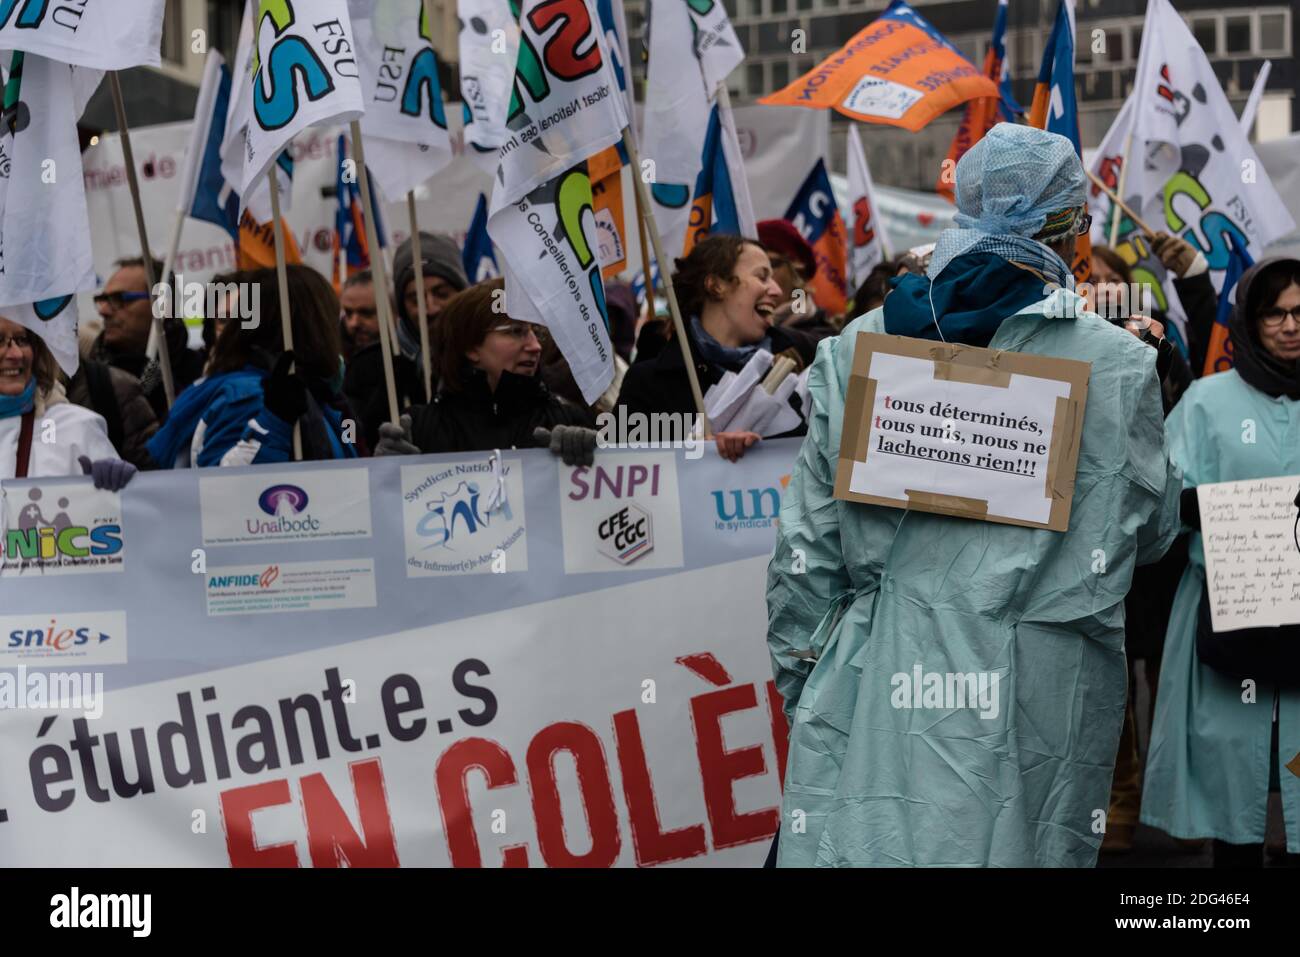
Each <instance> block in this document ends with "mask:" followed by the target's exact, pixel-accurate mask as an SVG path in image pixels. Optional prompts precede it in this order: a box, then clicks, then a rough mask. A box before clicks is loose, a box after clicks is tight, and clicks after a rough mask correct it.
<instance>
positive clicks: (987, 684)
mask: <svg viewBox="0 0 1300 957" xmlns="http://www.w3.org/2000/svg"><path fill="white" fill-rule="evenodd" d="M1001 680H1002V675H1000V674H998V673H997V672H996V671H969V672H961V671H923V670H922V668H921V666H920V665H919V664H916V665H913V666H912V673H911V674H908V673H907V672H906V671H899V672H897V673H895V674H894V676H893V677H892V678H890V679H889V685H890V687H891V688H893V691H892V693H891V694H890V696H889V703H890V704H891V705H893V706H894V707H895V708H900V709H901V708H925V709H933V710H936V711H955V710H958V709H962V708H971V709H976V710H978V711H979V713H980V717H981V718H985V719H989V720H992V719H994V718H996V717H997V716H998V713H999V711H1000V710H1001V708H1000V706H999V695H998V683H999V682H1000V681H1001Z"/></svg>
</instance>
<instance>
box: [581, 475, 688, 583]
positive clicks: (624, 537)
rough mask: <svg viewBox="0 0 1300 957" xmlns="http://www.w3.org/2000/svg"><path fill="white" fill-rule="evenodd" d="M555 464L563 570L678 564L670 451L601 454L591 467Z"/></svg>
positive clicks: (674, 477)
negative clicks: (562, 539) (557, 469)
mask: <svg viewBox="0 0 1300 957" xmlns="http://www.w3.org/2000/svg"><path fill="white" fill-rule="evenodd" d="M558 467H559V470H560V521H561V527H562V529H563V535H564V570H565V572H567V573H569V574H574V573H580V572H606V571H620V570H623V571H641V570H645V569H652V568H680V567H681V566H682V520H681V505H680V501H679V498H678V492H677V458H676V455H675V454H674V453H672V452H647V453H637V454H634V453H625V452H610V453H601V454H600V455H598V456H597V458H596V464H595V465H593V466H591V467H585V466H584V467H579V468H570V467H569V466H566V465H563V464H560V465H559V466H558Z"/></svg>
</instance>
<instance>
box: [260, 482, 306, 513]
mask: <svg viewBox="0 0 1300 957" xmlns="http://www.w3.org/2000/svg"><path fill="white" fill-rule="evenodd" d="M257 507H258V508H260V509H261V510H262V511H264V512H265V513H266V514H267V515H297V514H298V513H299V512H302V511H303V510H305V509H306V508H307V492H306V491H305V490H303V489H301V488H299V487H298V486H297V485H272V486H271V487H270V488H268V489H267V490H266V491H265V492H263V493H262V494H261V495H259V496H258V498H257Z"/></svg>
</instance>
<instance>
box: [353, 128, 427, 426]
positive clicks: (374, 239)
mask: <svg viewBox="0 0 1300 957" xmlns="http://www.w3.org/2000/svg"><path fill="white" fill-rule="evenodd" d="M351 131H352V158H353V159H354V160H355V161H356V164H357V179H358V182H359V183H360V184H361V207H362V211H363V212H364V213H365V217H366V246H367V248H369V249H370V269H371V272H372V274H373V275H374V278H375V286H376V288H377V290H378V295H376V296H375V305H376V306H378V307H379V348H380V351H381V352H382V353H383V356H384V386H385V387H386V388H387V390H388V416H389V419H390V421H392V422H393V424H394V425H396V424H397V420H398V418H399V417H400V414H399V412H398V407H397V387H396V386H395V385H394V383H393V347H392V344H391V343H390V342H389V341H388V337H389V335H390V332H391V323H392V310H391V308H390V305H391V304H390V302H389V295H388V277H387V274H386V269H385V263H384V254H383V250H381V249H380V248H379V230H378V229H377V228H376V227H375V207H374V203H372V202H371V200H370V174H369V173H367V172H366V149H365V146H364V145H363V143H362V139H361V124H360V123H359V122H358V121H357V120H353V121H352V123H351ZM412 242H414V243H415V249H414V251H415V254H416V255H415V258H416V259H418V258H419V243H418V237H414V238H413V239H412ZM420 292H421V297H420V298H422V299H423V298H424V296H423V292H424V290H423V289H421V290H420ZM426 335H427V333H426Z"/></svg>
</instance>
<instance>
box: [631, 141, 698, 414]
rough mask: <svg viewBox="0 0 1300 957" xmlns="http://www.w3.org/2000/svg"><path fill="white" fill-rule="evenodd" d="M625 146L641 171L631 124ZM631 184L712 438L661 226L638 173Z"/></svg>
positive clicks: (693, 392) (689, 376)
mask: <svg viewBox="0 0 1300 957" xmlns="http://www.w3.org/2000/svg"><path fill="white" fill-rule="evenodd" d="M623 146H624V148H626V150H627V155H628V159H630V160H631V161H632V169H633V170H634V171H639V170H640V169H641V154H640V153H639V152H638V151H637V148H636V143H634V142H633V140H632V136H631V132H630V128H629V127H624V128H623ZM632 184H633V186H634V187H635V189H636V192H637V195H638V196H639V197H640V199H641V205H642V206H643V207H644V208H645V219H646V226H647V228H648V229H649V231H650V242H651V243H653V244H654V249H655V259H656V260H658V262H659V278H660V279H661V280H662V281H663V284H664V295H666V296H667V297H668V312H669V313H670V314H671V315H672V317H673V327H674V328H675V329H676V330H677V345H678V346H679V347H680V348H681V350H682V359H683V361H684V362H685V364H686V378H687V380H688V381H689V382H690V384H691V397H692V398H693V399H694V400H695V408H696V411H698V412H699V414H700V422H701V424H702V427H703V429H704V437H705V438H706V439H711V438H713V430H712V428H711V427H710V426H709V417H708V415H707V414H705V411H704V396H703V394H702V393H701V392H700V380H699V377H698V376H697V375H696V374H695V357H694V356H693V355H691V345H690V341H689V340H688V339H687V338H686V325H685V323H683V322H682V311H681V309H680V308H679V307H678V305H677V293H676V291H675V290H674V289H673V277H672V270H671V269H670V268H669V267H668V266H667V263H668V260H666V259H664V251H663V244H662V243H661V242H660V241H659V229H658V227H656V226H655V214H654V209H653V208H651V206H650V197H649V195H648V190H647V189H646V185H645V182H644V181H643V180H642V179H641V177H640V175H639V172H638V174H637V175H634V176H633V177H632ZM649 281H650V280H649V276H647V277H646V284H647V289H648V288H649ZM647 295H648V293H647Z"/></svg>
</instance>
